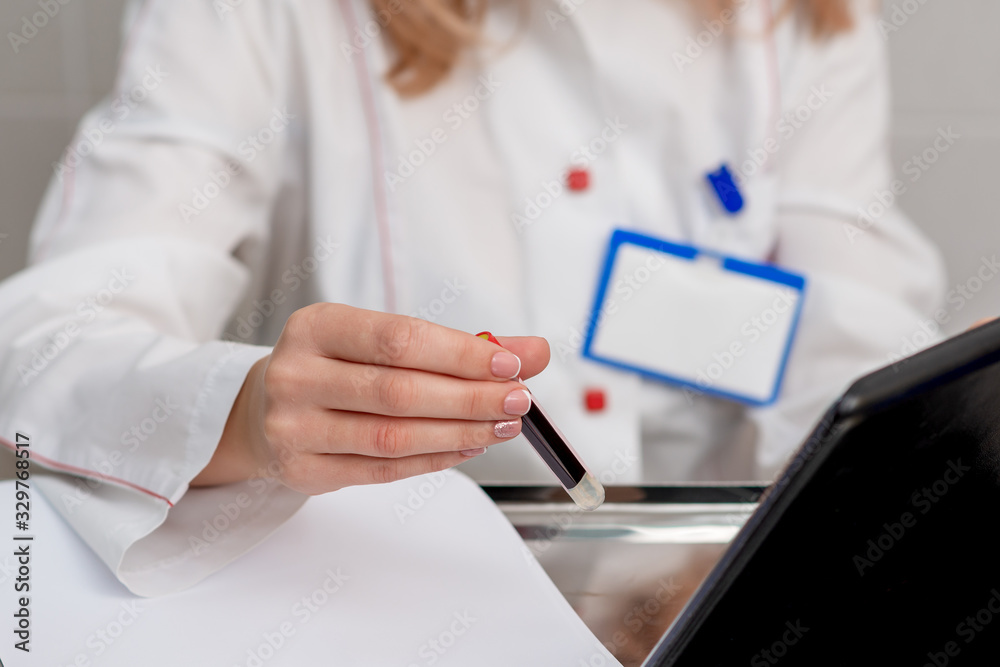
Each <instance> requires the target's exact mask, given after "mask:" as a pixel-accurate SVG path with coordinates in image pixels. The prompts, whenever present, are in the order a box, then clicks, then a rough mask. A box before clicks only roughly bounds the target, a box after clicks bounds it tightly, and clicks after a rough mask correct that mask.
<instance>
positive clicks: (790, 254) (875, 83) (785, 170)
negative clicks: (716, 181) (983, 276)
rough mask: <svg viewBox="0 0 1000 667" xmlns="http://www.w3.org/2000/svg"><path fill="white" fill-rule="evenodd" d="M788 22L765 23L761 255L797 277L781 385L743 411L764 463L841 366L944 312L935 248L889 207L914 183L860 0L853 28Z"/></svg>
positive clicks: (849, 368)
mask: <svg viewBox="0 0 1000 667" xmlns="http://www.w3.org/2000/svg"><path fill="white" fill-rule="evenodd" d="M799 28H800V29H798V30H792V29H791V28H789V29H788V30H786V32H785V33H784V34H782V33H780V32H779V37H778V45H779V52H784V54H785V56H786V57H785V58H783V61H784V67H783V68H782V71H781V77H780V78H781V85H782V90H783V94H782V119H780V120H779V122H778V125H777V129H778V130H779V132H780V133H781V135H782V137H781V138H782V144H781V146H782V147H781V152H780V160H779V162H778V174H777V176H778V181H779V185H778V202H777V220H776V226H777V230H778V231H777V246H776V250H775V261H776V262H777V263H778V264H780V265H783V266H786V267H789V268H791V269H793V270H797V271H800V272H802V273H803V274H805V275H806V276H807V279H808V286H807V295H806V300H805V304H804V309H803V317H802V324H801V328H800V331H799V335H798V338H797V341H796V344H795V347H794V349H793V352H792V356H791V358H790V360H789V365H788V369H787V374H786V377H785V381H784V386H783V391H782V396H781V399H780V401H779V402H778V403H777V404H775V405H774V406H773V407H770V408H767V409H762V410H757V411H755V413H754V414H753V419H754V421H755V423H756V425H757V427H758V431H759V436H760V443H761V444H760V447H759V448H758V464H759V466H760V468H761V470H762V472H763V473H764V474H773V472H775V470H776V469H777V467H778V466H780V465H781V463H782V462H783V461H784V460H785V459H786V457H787V456H788V454H789V453H790V452H791V451H793V449H794V448H795V447H796V446H797V445H798V444H799V443H800V442H801V441H802V439H803V438H804V437H805V436H806V435H807V434H808V432H809V429H810V428H811V427H812V426H813V425H814V422H815V420H817V419H818V417H819V416H820V415H821V414H822V412H823V410H824V408H825V407H826V406H827V405H828V404H829V403H831V402H832V401H833V400H834V399H835V398H836V397H837V395H838V394H839V393H840V392H841V391H843V390H844V389H846V388H847V386H848V385H849V384H850V382H851V381H852V380H854V379H856V378H857V377H859V376H860V375H862V374H864V373H867V372H869V371H871V370H874V369H876V368H879V367H881V366H885V365H887V364H889V363H893V362H896V361H897V360H898V359H899V358H900V357H901V356H904V355H906V354H909V353H911V352H913V351H916V350H917V349H920V348H922V347H926V346H928V345H930V344H931V343H934V342H936V341H937V340H938V339H939V337H940V335H939V330H940V326H939V320H940V321H942V322H943V321H945V318H946V316H947V314H946V313H944V311H942V310H940V305H941V301H942V298H943V291H944V290H943V287H944V271H943V264H942V261H941V258H940V256H939V254H938V252H937V250H936V249H935V248H934V247H933V246H932V245H931V243H930V242H929V241H928V240H927V239H926V238H925V237H924V236H923V235H922V234H921V233H920V232H919V231H918V230H917V228H916V227H915V226H914V225H913V224H912V223H911V222H910V221H909V220H908V219H907V218H906V216H905V215H904V213H903V212H902V211H901V210H900V202H901V200H902V199H904V198H905V191H906V190H907V189H909V188H911V187H914V185H913V183H912V182H911V181H910V180H909V179H906V180H902V179H901V178H897V177H896V176H894V173H893V168H892V165H891V163H890V157H889V133H888V125H889V77H888V58H887V53H886V48H885V41H884V40H883V39H882V36H881V35H880V33H879V29H878V27H877V16H876V15H875V14H874V12H873V10H872V9H871V4H870V3H866V2H857V3H855V12H854V28H853V29H852V30H850V31H848V32H846V33H843V34H840V35H838V36H835V37H833V38H829V39H825V40H816V39H813V38H812V37H811V36H810V35H809V31H808V30H807V29H801V26H799ZM935 317H937V318H938V320H936V319H935Z"/></svg>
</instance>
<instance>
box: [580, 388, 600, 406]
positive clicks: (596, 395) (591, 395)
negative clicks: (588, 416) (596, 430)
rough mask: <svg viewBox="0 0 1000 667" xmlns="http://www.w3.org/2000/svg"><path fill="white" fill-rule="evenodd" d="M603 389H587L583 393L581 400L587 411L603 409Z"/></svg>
mask: <svg viewBox="0 0 1000 667" xmlns="http://www.w3.org/2000/svg"><path fill="white" fill-rule="evenodd" d="M604 399H605V397H604V390H603V389H588V390H587V391H586V392H584V394H583V402H584V404H585V405H586V406H587V412H600V411H601V410H603V409H604V402H605V400H604Z"/></svg>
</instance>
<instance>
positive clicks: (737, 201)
mask: <svg viewBox="0 0 1000 667" xmlns="http://www.w3.org/2000/svg"><path fill="white" fill-rule="evenodd" d="M705 177H706V178H707V179H708V182H709V183H710V184H711V185H712V189H713V190H715V194H716V196H717V197H718V198H719V203H720V204H722V208H724V209H725V210H726V213H728V214H729V215H736V214H737V213H739V212H740V211H742V210H743V195H742V194H741V193H740V189H739V187H738V186H737V185H736V181H734V180H733V175H732V173H731V172H730V171H729V167H727V166H726V165H724V164H723V165H722V166H721V167H719V168H718V169H717V170H716V171H713V172H709V173H708V174H707V175H706V176H705Z"/></svg>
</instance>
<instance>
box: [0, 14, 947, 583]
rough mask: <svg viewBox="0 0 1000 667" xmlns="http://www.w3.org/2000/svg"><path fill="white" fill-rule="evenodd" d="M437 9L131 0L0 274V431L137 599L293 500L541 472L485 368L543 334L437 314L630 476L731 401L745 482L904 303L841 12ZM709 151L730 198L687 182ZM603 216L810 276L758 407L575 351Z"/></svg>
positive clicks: (907, 302) (888, 331) (926, 288)
mask: <svg viewBox="0 0 1000 667" xmlns="http://www.w3.org/2000/svg"><path fill="white" fill-rule="evenodd" d="M445 4H447V6H448V7H455V6H457V7H465V6H466V3H463V2H456V3H434V2H429V1H426V2H425V1H423V0H402V1H401V2H397V1H396V0H391V1H388V2H382V1H379V2H376V3H375V5H376V10H377V11H375V10H373V9H372V7H370V6H369V5H367V4H366V3H365V2H364V0H282V1H280V2H263V1H262V0H247V1H244V2H234V1H232V0H217V1H216V2H214V3H213V2H209V1H208V0H185V1H183V2H177V1H176V0H171V1H168V0H148V1H146V2H134V3H132V4H131V5H130V10H129V13H128V16H127V19H126V27H127V29H126V35H127V40H126V42H125V46H124V49H123V56H122V62H121V69H120V73H119V77H118V80H117V83H116V87H115V91H114V92H113V93H112V95H111V96H110V97H109V99H108V100H106V101H105V102H104V103H102V104H101V105H100V106H99V107H98V108H97V109H95V110H94V111H92V112H91V113H90V114H88V115H87V117H86V118H85V119H84V120H83V121H82V123H81V126H80V129H79V131H78V133H77V135H76V137H75V138H74V140H73V143H72V144H71V146H70V147H69V149H68V150H67V152H66V154H65V155H64V156H63V158H62V160H61V161H60V163H59V165H57V167H56V176H55V178H54V179H53V181H52V183H51V186H50V188H49V190H48V193H47V195H46V198H45V200H44V202H43V205H42V208H41V210H40V213H39V216H38V220H37V224H36V226H35V228H34V232H33V235H32V239H31V258H30V266H29V267H28V268H27V269H26V270H24V271H22V272H21V273H19V274H17V275H15V276H13V277H12V278H10V279H9V280H7V281H6V282H4V283H3V284H2V286H0V406H2V408H0V434H2V435H3V437H4V438H5V439H10V438H12V436H13V433H14V432H15V431H20V432H23V433H28V434H30V435H31V438H32V452H33V456H34V462H35V464H36V471H35V479H36V483H37V485H38V486H39V487H40V488H41V489H42V490H43V492H44V493H45V494H46V496H47V497H48V498H49V499H50V500H51V501H52V502H53V503H54V504H55V505H56V507H57V508H58V509H59V511H60V512H61V513H62V514H63V516H64V517H65V518H66V519H67V520H68V521H69V522H70V523H71V524H72V525H73V526H74V527H75V528H76V530H77V531H78V532H79V533H80V534H81V535H82V536H83V538H84V539H85V540H86V541H87V542H88V544H89V545H90V546H91V547H92V548H93V549H94V550H95V551H96V552H97V553H98V554H99V555H100V556H101V557H102V558H103V559H104V561H105V562H106V563H107V564H108V565H109V566H110V567H111V568H112V570H113V571H114V572H115V573H116V574H117V576H118V577H119V578H120V579H121V580H122V581H123V582H124V583H125V584H126V585H127V586H129V588H131V589H132V590H133V591H135V592H138V593H140V594H145V595H154V594H158V593H162V592H165V591H170V590H175V589H178V588H181V587H184V586H188V585H191V584H192V583H194V582H196V581H198V580H199V579H201V578H203V577H204V576H206V575H207V574H209V573H211V572H212V571H214V570H216V569H218V568H219V567H221V566H222V565H223V564H225V563H226V562H228V561H229V560H231V559H232V558H234V557H235V556H236V555H238V554H240V553H242V552H243V551H245V550H247V549H249V548H250V547H252V546H253V545H254V544H256V543H257V542H259V541H260V540H262V539H263V538H264V537H265V536H266V535H268V534H269V533H270V532H271V531H273V530H274V528H276V527H277V526H278V525H280V524H281V522H283V521H284V520H286V519H287V518H288V517H289V516H291V515H292V514H293V513H294V512H295V510H296V509H297V508H298V507H299V506H300V505H301V504H302V502H304V500H305V498H306V496H307V494H314V493H322V492H325V491H331V490H335V489H337V488H341V487H343V486H346V485H351V484H363V483H371V482H380V481H388V480H391V479H397V478H400V477H403V476H407V475H413V474H418V473H422V472H428V471H431V470H437V469H441V468H445V467H450V466H453V465H456V464H459V463H460V462H463V461H467V460H468V461H469V463H468V464H467V470H468V471H469V472H471V473H472V474H474V475H475V476H476V477H477V478H479V479H512V478H513V479H521V480H545V481H550V477H549V474H548V473H547V471H546V469H545V468H544V466H542V465H541V464H540V463H539V462H538V461H537V460H536V459H535V457H534V455H533V453H532V452H531V451H530V449H529V448H528V447H527V445H526V443H524V442H523V439H521V438H514V436H516V434H517V433H518V432H519V429H520V420H519V415H520V414H523V412H524V410H525V409H526V408H527V400H526V396H525V395H524V394H523V392H522V391H521V390H520V386H521V385H520V384H519V383H518V381H517V380H516V379H510V378H516V377H518V375H520V377H521V378H527V377H530V376H532V375H534V374H535V373H538V372H539V371H540V370H541V369H542V368H543V367H544V366H545V364H546V362H547V360H548V355H549V352H548V350H547V348H546V344H545V342H544V341H542V340H540V339H538V338H517V339H507V340H506V342H507V344H508V346H509V348H510V349H511V351H513V352H515V353H516V354H517V356H518V357H519V358H515V357H514V356H509V355H506V354H504V353H502V352H499V351H498V350H497V348H496V347H495V346H493V345H491V344H490V343H487V342H486V341H482V340H480V339H477V338H475V337H473V336H471V335H468V334H467V333H462V332H476V331H479V330H483V329H490V330H492V331H494V332H497V333H498V334H514V335H528V334H530V335H532V336H540V337H544V338H545V339H546V340H547V341H548V345H549V346H550V348H551V350H552V362H551V363H549V364H548V368H547V369H546V371H545V372H544V373H542V374H541V375H539V376H538V377H537V378H535V379H534V380H532V383H531V388H532V391H533V393H534V394H535V395H536V396H538V397H539V400H540V402H542V403H543V404H544V405H545V406H546V409H547V410H548V411H549V412H550V413H552V414H553V416H554V418H555V421H556V422H557V423H558V424H559V425H560V427H561V428H562V429H563V430H564V431H565V432H566V434H567V435H568V437H569V439H570V441H571V442H573V443H574V445H575V447H576V448H577V449H578V450H579V451H580V452H581V454H582V456H583V458H584V459H585V460H586V461H587V462H588V463H589V464H590V466H591V467H592V468H593V469H594V471H595V472H597V473H598V474H602V475H604V478H605V480H607V481H613V482H615V483H630V482H637V481H640V480H642V479H643V475H644V474H645V475H647V476H650V477H656V476H657V475H662V474H663V467H664V465H663V462H664V461H666V460H670V461H674V462H675V464H676V465H677V466H680V463H677V462H679V461H682V460H683V459H684V456H681V455H678V454H677V452H678V451H679V450H680V449H683V448H684V447H685V446H687V448H686V449H685V450H684V451H695V453H696V456H689V457H687V458H689V459H691V460H692V463H691V464H690V466H689V469H685V470H682V469H680V468H679V467H678V468H673V469H671V474H673V475H674V476H675V477H677V476H680V477H683V476H689V475H692V474H695V473H694V471H695V470H696V469H697V463H698V460H699V459H704V458H705V455H706V453H708V452H712V451H713V450H714V449H718V446H721V443H727V442H733V441H738V440H739V437H738V434H739V431H740V429H742V428H743V427H744V426H745V425H746V424H751V425H752V426H753V430H754V432H755V433H756V438H755V439H756V441H757V443H758V445H757V447H756V450H755V451H754V453H753V463H754V464H755V466H756V468H755V469H751V468H746V469H745V470H744V472H742V473H735V474H745V475H752V474H755V472H756V473H760V472H765V473H770V472H773V471H774V470H775V468H776V467H777V466H778V465H780V463H781V461H782V460H783V459H784V458H785V457H786V456H787V454H788V453H789V452H790V451H791V450H792V448H794V447H795V445H796V444H798V441H799V440H800V439H801V437H802V436H803V435H804V434H805V433H806V432H807V431H808V428H809V427H810V426H811V424H812V422H814V421H815V420H816V419H817V418H818V416H819V415H820V413H821V411H822V410H823V408H824V407H825V406H826V404H827V403H828V402H829V401H830V400H831V399H832V398H834V397H835V396H836V394H837V392H838V391H839V390H841V389H842V388H843V387H844V386H845V385H846V383H847V382H848V381H849V380H850V379H851V378H852V377H854V376H856V375H858V374H859V373H861V372H863V371H865V370H868V369H871V368H873V367H876V366H879V365H882V364H883V363H885V361H886V360H887V358H888V357H887V355H888V354H890V353H892V352H895V351H897V350H898V349H899V347H900V345H901V344H902V343H903V342H904V340H905V339H907V337H909V336H911V335H912V334H913V332H914V331H915V330H919V326H920V322H921V319H922V318H925V317H927V314H928V313H930V312H932V311H933V309H934V307H935V305H936V303H937V301H938V299H939V288H940V282H941V269H940V263H939V260H938V257H937V255H936V253H935V252H934V251H933V249H932V248H931V247H930V246H929V245H928V244H927V242H926V241H925V240H924V239H923V237H922V236H921V235H920V234H918V233H917V232H916V231H915V229H914V228H913V227H912V226H911V225H910V224H909V223H908V222H907V221H906V220H905V219H903V218H902V216H901V215H900V214H899V213H898V212H896V211H894V210H892V209H890V210H889V211H887V212H886V213H885V214H884V215H883V216H882V217H881V218H879V219H878V221H877V224H873V225H862V226H860V227H859V226H858V225H859V222H858V209H859V208H866V207H867V206H868V205H869V203H870V202H871V201H872V200H873V199H874V198H875V197H877V195H878V193H880V192H883V191H884V190H885V188H887V186H888V184H889V182H890V178H891V173H892V169H891V166H890V164H889V162H888V156H887V146H886V137H887V127H886V124H887V110H888V100H887V95H888V80H887V74H886V58H885V53H884V43H883V40H882V39H881V37H880V34H879V31H878V28H877V26H876V23H875V16H874V15H872V14H871V10H870V8H869V7H868V3H865V2H858V3H856V4H854V5H850V6H848V4H847V3H846V2H845V3H841V2H838V1H836V0H829V1H824V0H813V1H812V2H805V1H803V2H793V3H791V6H790V7H787V8H785V10H787V11H784V10H783V11H780V12H778V11H772V7H771V3H770V2H769V0H735V1H734V2H732V3H731V4H730V6H729V7H728V8H725V7H716V8H715V9H711V8H708V7H706V6H705V5H704V3H697V2H690V3H687V2H681V1H680V0H625V1H616V2H609V1H608V0H587V1H582V0H580V1H576V0H574V1H570V0H563V1H562V2H559V3H556V2H539V3H528V4H529V5H530V6H529V7H527V11H526V12H524V11H522V10H523V9H525V7H523V6H522V5H521V4H520V3H517V2H509V3H508V2H494V3H490V6H489V8H488V9H487V10H486V11H484V12H482V17H481V19H480V18H477V16H474V15H478V12H476V11H473V10H472V9H467V10H465V13H464V15H463V16H464V18H460V15H459V14H455V13H453V12H452V11H451V10H448V9H445V8H443V7H444V5H445ZM723 9H724V10H725V13H723V14H719V13H718V12H719V11H721V10H723ZM779 13H780V14H781V16H777V14H779ZM480 20H481V26H480V32H481V37H479V38H476V37H474V36H473V34H474V33H475V32H476V29H475V28H474V27H473V26H474V25H477V22H479V21H480ZM386 72H388V73H389V75H388V76H385V73H386ZM803 110H805V111H803ZM796 114H798V115H796ZM805 117H808V121H807V122H806V121H804V120H803V118H805ZM772 138H773V139H775V140H777V142H778V143H777V144H776V145H778V150H777V151H772V150H770V149H768V151H766V152H764V153H763V157H762V152H761V147H763V146H765V145H773V144H770V143H766V142H768V140H769V139H772ZM720 164H729V165H731V166H732V167H733V168H734V169H736V170H738V171H739V174H740V175H742V176H743V178H742V179H740V180H741V184H740V187H741V188H742V193H743V196H744V199H745V202H746V205H745V208H744V210H743V211H742V212H741V213H740V214H739V216H737V217H735V218H729V217H727V216H725V215H724V214H723V213H722V211H721V209H720V208H719V207H718V205H717V204H715V202H713V201H712V198H711V196H710V195H709V194H708V192H707V191H706V190H705V188H704V186H703V183H704V181H705V174H706V173H708V172H710V171H713V170H714V169H716V168H717V167H718V166H719V165H720ZM617 226H627V227H630V228H632V229H638V230H642V231H645V232H646V233H648V234H650V235H653V236H656V237H659V238H665V239H671V240H675V241H679V242H683V243H691V244H694V245H698V246H700V247H704V248H709V249H713V250H715V251H718V252H721V253H725V254H729V255H736V256H740V257H744V258H747V259H749V260H755V261H762V262H766V261H773V262H775V263H777V264H779V265H782V266H784V267H787V268H790V269H792V270H796V271H801V272H803V273H805V274H807V275H808V277H809V281H810V292H809V297H808V299H807V301H806V305H805V311H804V313H803V320H802V325H801V331H800V333H799V337H798V342H797V343H796V347H795V349H794V351H793V355H792V358H791V361H790V363H789V366H788V371H787V376H786V378H785V385H784V386H785V390H784V393H783V396H782V398H781V400H780V401H779V402H778V403H777V404H775V405H774V406H772V407H769V408H766V409H760V410H753V411H749V412H746V411H745V410H744V409H743V408H742V407H739V406H736V405H735V404H730V403H727V402H724V401H721V400H712V399H709V398H707V397H703V398H700V399H698V400H696V401H694V402H693V403H691V402H690V401H689V400H688V399H687V398H685V397H684V396H683V395H682V394H681V392H679V391H677V390H675V389H673V388H670V387H668V386H666V385H661V384H657V383H652V382H648V381H644V380H642V379H640V378H639V377H638V376H635V375H631V374H629V373H626V372H621V371H618V370H614V369H610V368H606V367H602V366H598V365H596V364H593V363H589V362H587V361H585V360H583V359H582V358H581V357H580V354H579V346H580V335H581V333H582V330H583V328H584V326H585V322H586V321H587V317H588V308H589V305H590V302H591V299H592V297H593V289H594V286H595V283H596V280H597V273H598V269H599V265H600V262H601V259H602V256H603V253H604V251H605V248H606V245H607V242H608V238H609V236H610V233H611V231H612V230H613V229H614V228H615V227H617ZM311 304H317V305H311ZM410 315H412V316H415V317H418V318H422V320H429V321H430V323H421V321H418V320H410V319H407V318H406V317H405V316H410ZM445 327H448V328H445ZM519 366H520V368H519ZM587 390H590V391H591V392H594V391H596V392H598V394H599V396H600V400H598V401H590V402H586V401H584V400H583V394H584V392H585V391H587ZM588 406H589V407H588ZM512 439H513V441H512V442H509V443H505V444H503V445H501V446H499V447H492V445H495V444H497V443H501V442H504V441H510V440H512ZM691 443H699V445H698V447H699V448H698V449H697V450H693V449H692V448H691V447H690V446H689V445H690V444H691ZM7 444H8V445H9V444H10V443H7ZM487 446H491V447H490V451H489V453H488V454H487V455H485V456H481V457H480V456H478V455H479V454H480V453H481V451H482V448H483V447H487ZM671 452H673V454H671ZM470 459H473V460H470ZM42 468H44V469H45V470H47V471H48V472H45V473H44V474H43V470H42ZM644 471H645V472H644ZM223 482H232V484H228V485H225V486H219V484H220V483H223ZM220 512H222V513H225V515H226V518H227V521H225V523H226V525H227V528H226V529H225V530H223V531H215V532H212V531H206V530H202V529H201V527H202V526H207V525H208V524H206V523H205V522H206V520H211V519H213V518H215V517H217V516H218V515H219V514H220Z"/></svg>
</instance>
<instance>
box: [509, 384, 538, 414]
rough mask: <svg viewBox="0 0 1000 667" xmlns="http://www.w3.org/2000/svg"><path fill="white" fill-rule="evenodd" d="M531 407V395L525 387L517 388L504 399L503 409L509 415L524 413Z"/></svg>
mask: <svg viewBox="0 0 1000 667" xmlns="http://www.w3.org/2000/svg"><path fill="white" fill-rule="evenodd" d="M530 407H531V395H530V394H528V392H526V391H525V390H524V389H515V390H514V391H512V392H510V393H509V394H507V398H505V399H503V411H504V412H506V413H507V414H509V415H523V414H526V413H527V412H528V408H530Z"/></svg>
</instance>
